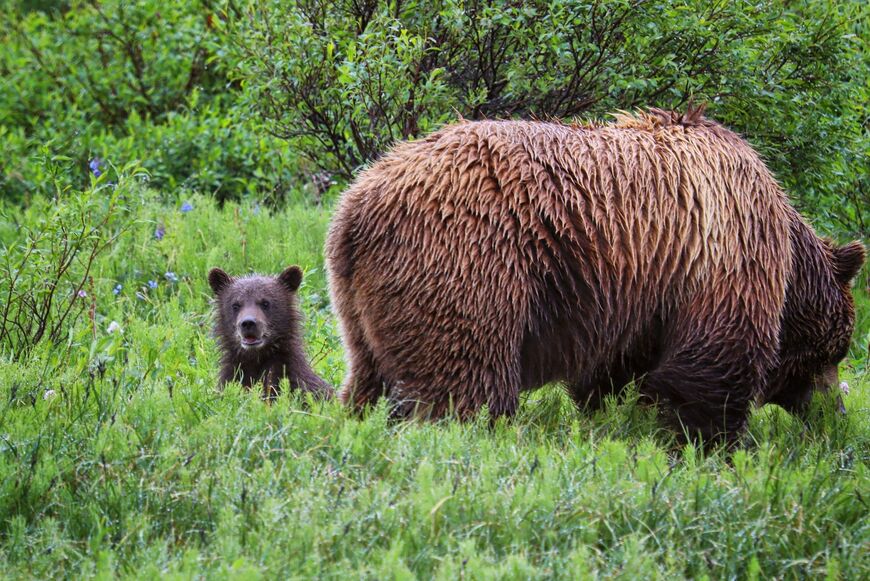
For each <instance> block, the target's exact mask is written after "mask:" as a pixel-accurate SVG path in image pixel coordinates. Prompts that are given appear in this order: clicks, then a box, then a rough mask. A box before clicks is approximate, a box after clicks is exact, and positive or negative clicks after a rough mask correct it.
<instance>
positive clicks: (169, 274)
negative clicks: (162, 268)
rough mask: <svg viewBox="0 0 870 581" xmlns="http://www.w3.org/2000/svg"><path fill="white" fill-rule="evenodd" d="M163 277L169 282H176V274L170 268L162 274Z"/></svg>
mask: <svg viewBox="0 0 870 581" xmlns="http://www.w3.org/2000/svg"><path fill="white" fill-rule="evenodd" d="M163 277H164V278H165V279H166V280H168V281H169V282H178V275H177V274H175V273H174V272H172V271H171V270H170V271H168V272H167V273H166V274H164V275H163Z"/></svg>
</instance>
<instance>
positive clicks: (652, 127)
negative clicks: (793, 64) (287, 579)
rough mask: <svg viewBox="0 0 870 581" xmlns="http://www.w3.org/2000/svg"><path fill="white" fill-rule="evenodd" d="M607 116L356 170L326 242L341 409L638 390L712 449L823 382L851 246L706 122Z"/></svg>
mask: <svg viewBox="0 0 870 581" xmlns="http://www.w3.org/2000/svg"><path fill="white" fill-rule="evenodd" d="M617 117H618V118H617V122H616V123H613V124H607V125H564V124H560V123H541V122H524V121H484V122H468V123H460V124H457V125H453V126H450V127H446V128H444V129H443V130H441V131H438V132H437V133H434V134H432V135H430V136H429V137H427V138H425V139H421V140H418V141H415V142H411V143H402V144H400V145H398V146H396V148H395V149H394V150H393V151H392V152H390V153H388V154H387V155H385V156H384V157H383V158H382V159H381V160H380V161H378V162H377V163H375V164H374V165H373V166H372V167H370V168H369V169H367V170H366V171H364V172H363V173H362V174H361V175H360V176H359V178H358V179H357V180H356V182H355V183H354V184H353V185H352V186H351V187H350V188H349V189H348V191H347V192H346V193H345V194H344V196H343V197H342V200H341V202H340V204H339V206H338V208H337V210H336V212H335V215H334V217H333V221H332V225H331V227H330V231H329V236H328V239H327V244H326V251H327V259H328V269H329V277H330V292H331V294H332V298H333V305H334V307H335V309H336V312H337V313H338V316H339V319H340V322H341V327H342V335H343V339H344V342H345V345H346V348H347V353H348V357H349V367H350V373H349V375H348V377H347V379H346V381H345V385H344V389H343V391H342V394H341V397H342V399H343V401H344V402H345V403H346V404H347V405H348V406H350V407H351V408H353V409H355V410H360V409H362V408H363V407H365V406H366V405H369V404H372V403H374V402H375V401H376V400H377V399H378V398H380V397H381V396H384V395H386V396H387V397H388V398H389V399H390V400H391V401H392V403H393V404H394V409H395V412H396V414H398V415H410V414H416V415H424V416H428V417H440V416H443V415H444V414H446V413H448V412H450V411H451V410H452V411H453V413H455V414H457V415H458V416H459V417H463V418H464V417H468V416H470V415H472V414H474V413H475V412H476V411H477V410H478V409H480V407H481V406H483V405H487V406H488V407H489V411H490V413H491V414H492V415H494V416H499V415H510V414H513V413H514V412H515V410H516V408H517V405H518V401H519V394H520V392H521V391H524V390H528V389H533V388H536V387H539V386H541V385H543V384H545V383H549V382H561V383H563V384H565V385H566V387H567V389H568V392H569V393H570V395H571V396H572V397H573V398H574V400H575V401H576V402H577V403H578V404H579V405H583V406H585V405H593V406H594V405H598V404H599V403H600V402H601V401H602V399H603V397H604V396H605V395H606V394H608V393H612V392H614V391H618V390H619V389H621V388H622V387H623V386H624V385H625V384H626V382H628V381H630V380H631V379H632V378H640V382H639V389H640V390H641V392H642V393H643V394H644V395H646V396H648V397H649V398H652V399H656V400H660V401H663V402H664V403H665V404H666V405H665V406H664V408H663V409H665V410H671V411H673V412H676V414H675V415H676V416H678V418H679V420H680V421H681V422H682V424H683V426H684V427H685V428H687V429H688V430H689V431H690V432H692V433H693V434H700V435H701V436H703V437H704V438H705V439H708V440H710V439H716V438H722V437H723V436H725V437H728V438H732V437H734V436H736V435H737V434H739V432H740V430H741V429H742V427H743V426H744V424H745V421H746V418H747V416H748V413H749V409H750V407H751V405H753V404H762V403H765V402H769V401H773V402H777V403H781V404H782V405H783V406H785V407H787V408H789V409H792V410H797V411H799V410H800V409H802V407H803V406H804V405H805V403H806V401H807V399H808V398H809V396H810V394H811V393H812V392H813V390H816V389H827V388H829V387H830V385H831V384H832V382H833V381H834V380H835V378H836V365H837V363H838V361H839V360H840V359H842V357H843V355H844V354H845V352H846V349H847V348H848V344H849V338H850V335H851V333H852V330H853V326H854V318H855V315H854V308H853V305H852V297H851V294H850V291H849V281H850V279H851V278H852V277H853V276H854V275H855V274H856V273H857V271H858V269H859V268H860V266H861V264H862V262H863V259H864V250H863V247H862V246H861V244H859V243H853V244H849V245H846V246H842V247H836V246H834V245H832V244H830V243H827V242H825V241H823V240H821V239H819V238H818V236H816V234H815V233H814V232H813V230H812V229H811V228H810V226H809V225H808V224H807V223H806V222H805V221H804V220H803V219H801V217H800V216H799V215H798V213H797V212H796V211H795V210H794V208H793V207H792V206H791V205H790V204H789V202H788V199H787V198H786V196H785V194H784V193H783V191H782V189H781V188H780V187H779V185H778V184H777V183H776V180H775V179H774V177H773V176H772V175H771V174H770V172H769V171H768V169H767V167H765V164H764V162H763V161H762V160H761V159H760V158H759V156H758V154H757V153H756V152H755V151H754V150H753V149H752V147H751V146H750V145H749V144H748V143H746V141H744V140H743V139H741V138H740V137H739V136H737V135H736V134H734V133H732V132H731V131H729V130H728V129H726V128H725V127H723V126H721V125H719V124H718V123H715V122H713V121H710V120H708V119H705V118H704V117H703V116H702V115H701V111H700V110H693V111H690V112H689V113H686V114H679V113H673V112H668V111H658V110H651V111H649V112H643V113H639V114H638V115H636V116H631V115H619V116H617Z"/></svg>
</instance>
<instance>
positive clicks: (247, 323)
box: [239, 317, 257, 331]
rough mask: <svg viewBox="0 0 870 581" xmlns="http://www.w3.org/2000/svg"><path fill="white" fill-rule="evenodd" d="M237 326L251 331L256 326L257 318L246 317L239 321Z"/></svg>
mask: <svg viewBox="0 0 870 581" xmlns="http://www.w3.org/2000/svg"><path fill="white" fill-rule="evenodd" d="M239 328H240V329H241V330H242V331H253V330H254V329H256V328H257V320H256V319H254V318H253V317H246V318H244V319H242V320H241V321H239Z"/></svg>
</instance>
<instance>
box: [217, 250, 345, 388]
mask: <svg viewBox="0 0 870 581" xmlns="http://www.w3.org/2000/svg"><path fill="white" fill-rule="evenodd" d="M208 282H209V284H210V285H211V288H212V290H213V291H214V293H215V318H216V320H217V321H216V325H215V336H216V337H217V339H218V342H219V343H220V346H221V349H222V351H223V358H222V360H221V372H220V379H219V383H220V385H221V386H223V385H224V384H225V383H227V382H228V381H239V382H241V384H242V385H243V386H244V387H246V388H249V389H250V388H251V387H252V386H253V385H254V384H256V383H262V385H263V397H264V398H266V399H274V398H275V397H276V396H277V395H278V389H279V383H280V381H281V379H283V378H285V377H286V378H287V380H288V383H289V384H290V387H291V388H293V389H301V390H304V391H310V392H311V393H313V394H315V395H316V396H318V397H322V398H328V397H331V395H332V389H331V388H330V387H329V386H328V385H327V384H326V382H325V381H323V380H322V379H321V378H320V377H318V376H317V374H316V373H314V371H313V370H312V369H311V367H310V366H309V365H308V360H307V359H306V358H305V350H304V348H303V344H302V335H301V333H300V316H299V309H298V308H297V306H296V289H298V288H299V284H300V283H301V282H302V271H301V270H300V269H299V267H298V266H291V267H289V268H287V269H286V270H284V272H282V273H281V274H280V275H279V276H277V277H271V276H248V277H244V278H233V277H231V276H229V275H228V274H227V273H225V272H224V271H223V270H221V269H219V268H215V269H212V270H211V272H209V274H208Z"/></svg>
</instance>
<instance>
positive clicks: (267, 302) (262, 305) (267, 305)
mask: <svg viewBox="0 0 870 581" xmlns="http://www.w3.org/2000/svg"><path fill="white" fill-rule="evenodd" d="M260 306H261V307H263V309H268V308H269V301H263V302H262V303H260Z"/></svg>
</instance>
